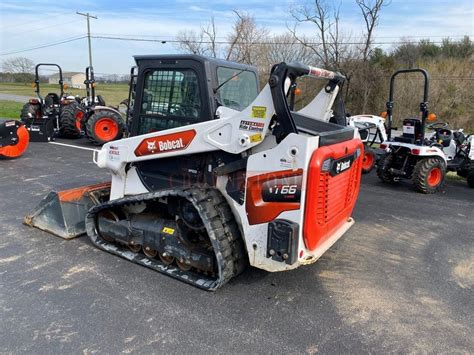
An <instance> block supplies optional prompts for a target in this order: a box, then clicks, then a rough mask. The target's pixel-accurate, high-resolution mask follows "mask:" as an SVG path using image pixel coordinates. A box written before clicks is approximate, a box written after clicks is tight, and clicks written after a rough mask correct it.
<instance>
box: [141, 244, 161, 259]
mask: <svg viewBox="0 0 474 355" xmlns="http://www.w3.org/2000/svg"><path fill="white" fill-rule="evenodd" d="M143 254H145V255H146V256H147V257H149V258H150V259H153V258H156V256H157V255H158V250H155V249H153V248H151V247H149V246H146V247H143Z"/></svg>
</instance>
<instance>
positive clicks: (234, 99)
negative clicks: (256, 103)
mask: <svg viewBox="0 0 474 355" xmlns="http://www.w3.org/2000/svg"><path fill="white" fill-rule="evenodd" d="M227 80H228V81H227ZM217 81H218V83H219V85H222V84H223V83H224V82H225V84H223V85H222V87H221V88H220V89H219V97H220V101H221V104H222V105H224V106H226V107H229V108H232V109H234V110H239V111H242V110H243V109H244V108H246V107H247V106H249V105H250V104H251V103H252V101H253V100H255V98H256V97H257V95H258V92H257V91H258V86H257V77H256V75H255V73H253V72H251V71H247V70H245V71H242V72H241V70H240V69H232V68H226V67H218V68H217ZM226 81H227V82H226Z"/></svg>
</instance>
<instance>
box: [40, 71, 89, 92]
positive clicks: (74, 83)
mask: <svg viewBox="0 0 474 355" xmlns="http://www.w3.org/2000/svg"><path fill="white" fill-rule="evenodd" d="M84 80H86V75H85V74H84V73H80V72H63V82H64V84H67V85H69V87H70V88H74V89H85V88H86V86H85V85H84ZM58 81H59V73H56V74H53V75H50V76H49V77H48V82H49V84H57V83H58Z"/></svg>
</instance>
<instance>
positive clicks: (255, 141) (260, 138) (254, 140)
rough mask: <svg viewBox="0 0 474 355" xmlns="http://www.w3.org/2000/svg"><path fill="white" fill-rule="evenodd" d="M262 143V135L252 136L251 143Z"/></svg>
mask: <svg viewBox="0 0 474 355" xmlns="http://www.w3.org/2000/svg"><path fill="white" fill-rule="evenodd" d="M261 141H262V135H261V134H260V133H257V134H252V135H251V136H250V142H252V143H257V142H261Z"/></svg>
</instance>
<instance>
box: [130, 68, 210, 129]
mask: <svg viewBox="0 0 474 355" xmlns="http://www.w3.org/2000/svg"><path fill="white" fill-rule="evenodd" d="M201 106H202V104H201V95H200V92H199V84H198V77H197V74H196V73H195V72H194V71H193V70H191V69H175V70H153V71H150V72H148V73H147V74H145V84H144V90H143V98H142V103H141V108H140V127H139V134H145V133H150V132H154V131H161V130H164V129H169V128H175V127H181V126H186V125H189V124H193V123H196V122H199V121H201V119H200V118H201Z"/></svg>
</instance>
